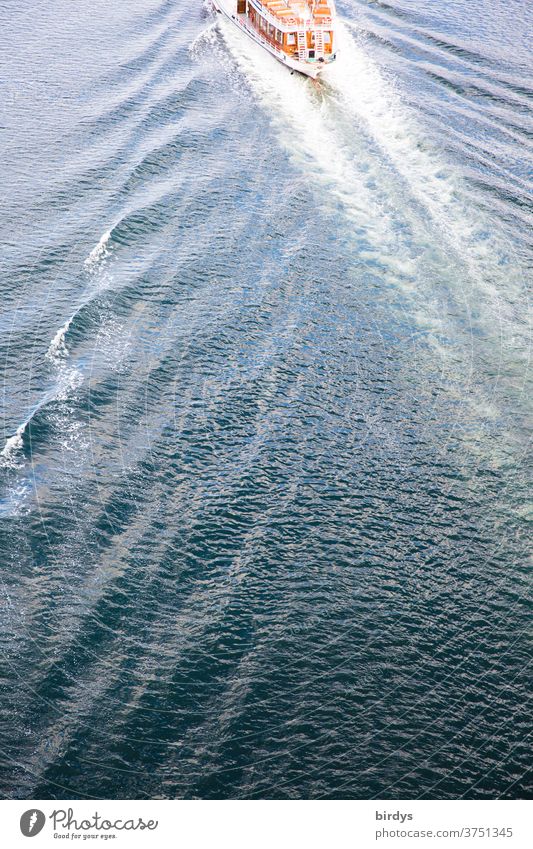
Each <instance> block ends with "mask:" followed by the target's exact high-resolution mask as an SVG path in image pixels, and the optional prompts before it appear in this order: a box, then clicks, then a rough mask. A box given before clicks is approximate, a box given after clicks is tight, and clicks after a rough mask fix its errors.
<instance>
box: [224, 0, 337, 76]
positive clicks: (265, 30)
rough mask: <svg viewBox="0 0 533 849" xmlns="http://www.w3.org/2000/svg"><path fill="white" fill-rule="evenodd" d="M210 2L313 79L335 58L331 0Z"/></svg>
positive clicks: (333, 20) (232, 0)
mask: <svg viewBox="0 0 533 849" xmlns="http://www.w3.org/2000/svg"><path fill="white" fill-rule="evenodd" d="M213 5H214V6H215V9H216V10H217V12H219V13H221V14H223V15H225V17H227V18H228V19H229V20H230V21H232V23H234V24H235V25H236V26H237V27H238V28H239V29H240V30H242V31H243V32H245V33H246V35H248V36H249V37H250V38H252V39H253V40H254V41H256V42H257V43H258V44H260V45H261V46H262V47H264V48H265V50H268V52H269V53H272V55H273V56H275V57H276V59H278V60H279V61H280V62H281V63H282V64H283V65H286V66H287V67H288V68H290V69H291V71H299V72H300V73H301V74H305V75H306V76H308V77H312V78H313V79H316V78H317V77H318V75H319V74H320V73H321V72H322V71H323V70H324V68H326V67H327V66H328V65H329V64H330V63H331V62H333V61H334V60H335V57H336V33H335V6H334V2H333V0H213Z"/></svg>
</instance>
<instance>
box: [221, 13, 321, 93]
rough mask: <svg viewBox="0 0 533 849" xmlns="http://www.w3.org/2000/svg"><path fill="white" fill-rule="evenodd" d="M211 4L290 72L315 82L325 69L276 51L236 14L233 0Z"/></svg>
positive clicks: (316, 63) (319, 64)
mask: <svg viewBox="0 0 533 849" xmlns="http://www.w3.org/2000/svg"><path fill="white" fill-rule="evenodd" d="M212 3H213V6H214V7H215V9H216V10H217V12H220V13H221V14H223V15H224V16H225V17H226V18H228V20H230V21H231V22H232V23H233V24H235V26H236V27H237V28H238V29H240V30H242V32H244V33H246V35H247V36H249V38H251V39H253V41H255V42H256V43H257V44H260V45H261V47H264V48H265V50H268V52H269V53H271V54H272V56H274V57H275V58H276V59H277V60H278V62H281V64H282V65H285V66H286V67H287V68H290V69H291V71H298V72H299V73H300V74H305V76H306V77H311V79H313V80H316V78H317V77H318V76H319V74H321V73H322V71H323V70H324V68H325V67H326V63H318V62H313V63H311V62H300V61H298V59H291V58H290V57H289V56H286V55H285V53H284V52H283V51H282V50H276V49H275V48H274V47H272V45H271V44H270V43H269V42H268V41H267V40H266V39H264V38H261V35H260V33H258V32H256V30H254V29H253V27H251V26H249V25H248V24H247V23H246V20H245V19H244V17H243V16H242V15H237V14H236V11H235V0H212Z"/></svg>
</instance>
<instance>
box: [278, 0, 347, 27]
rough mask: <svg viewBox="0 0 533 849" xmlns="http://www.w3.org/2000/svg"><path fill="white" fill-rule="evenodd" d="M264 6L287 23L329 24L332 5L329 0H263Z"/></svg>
mask: <svg viewBox="0 0 533 849" xmlns="http://www.w3.org/2000/svg"><path fill="white" fill-rule="evenodd" d="M261 5H262V6H263V8H265V9H267V10H268V11H269V12H270V14H271V15H273V16H274V17H275V18H278V19H279V20H280V22H282V23H283V24H285V25H293V24H294V25H296V26H298V25H299V24H301V23H302V22H305V23H307V24H316V25H318V26H320V25H322V24H329V23H330V22H331V17H332V15H331V7H330V6H329V4H328V2H327V0H318V2H313V0H261Z"/></svg>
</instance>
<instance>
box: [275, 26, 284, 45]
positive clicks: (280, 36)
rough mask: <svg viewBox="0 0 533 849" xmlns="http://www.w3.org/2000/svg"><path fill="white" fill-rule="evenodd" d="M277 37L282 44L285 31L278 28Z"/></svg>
mask: <svg viewBox="0 0 533 849" xmlns="http://www.w3.org/2000/svg"><path fill="white" fill-rule="evenodd" d="M276 39H277V41H279V43H280V44H283V33H282V31H281V30H280V29H277V30H276Z"/></svg>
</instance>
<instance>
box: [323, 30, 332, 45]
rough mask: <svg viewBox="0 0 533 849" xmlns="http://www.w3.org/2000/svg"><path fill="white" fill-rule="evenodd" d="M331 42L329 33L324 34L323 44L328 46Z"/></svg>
mask: <svg viewBox="0 0 533 849" xmlns="http://www.w3.org/2000/svg"><path fill="white" fill-rule="evenodd" d="M330 41H331V35H330V33H329V32H325V33H324V44H329V43H330Z"/></svg>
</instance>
